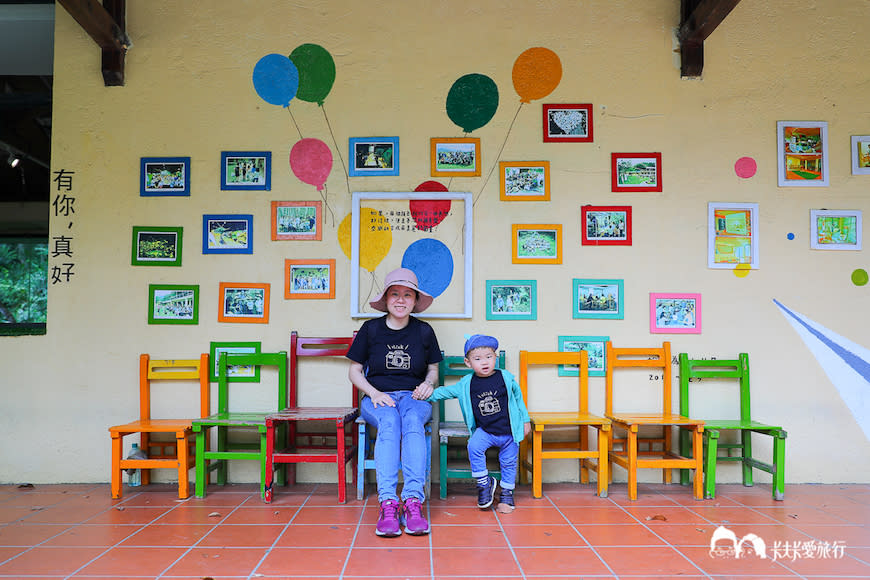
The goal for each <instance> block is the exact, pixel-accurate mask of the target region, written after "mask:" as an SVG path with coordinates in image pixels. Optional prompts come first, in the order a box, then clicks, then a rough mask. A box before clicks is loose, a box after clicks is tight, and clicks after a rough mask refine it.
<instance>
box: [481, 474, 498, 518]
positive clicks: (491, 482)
mask: <svg viewBox="0 0 870 580" xmlns="http://www.w3.org/2000/svg"><path fill="white" fill-rule="evenodd" d="M495 484H496V481H495V478H494V477H492V476H488V477H487V478H486V483H484V484H480V483H478V484H477V507H479V508H480V509H482V510H485V509H486V508H488V507H489V506H491V505H492V500H493V498H495Z"/></svg>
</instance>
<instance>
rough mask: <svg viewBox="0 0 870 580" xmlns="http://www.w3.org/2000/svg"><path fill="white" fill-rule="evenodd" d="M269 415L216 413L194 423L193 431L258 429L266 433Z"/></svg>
mask: <svg viewBox="0 0 870 580" xmlns="http://www.w3.org/2000/svg"><path fill="white" fill-rule="evenodd" d="M268 414H269V413H233V412H229V413H215V414H214V415H209V416H208V417H204V418H202V419H195V420H194V421H193V425H192V427H193V430H194V431H199V430H200V429H201V428H202V427H257V428H258V429H260V430H262V431H263V432H265V431H266V422H265V421H266V415H268Z"/></svg>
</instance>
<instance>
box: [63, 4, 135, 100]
mask: <svg viewBox="0 0 870 580" xmlns="http://www.w3.org/2000/svg"><path fill="white" fill-rule="evenodd" d="M57 3H58V4H60V5H61V6H63V7H64V8H65V9H66V11H67V12H69V14H70V16H72V17H73V19H74V20H75V21H76V22H78V23H79V26H81V27H82V28H83V29H84V30H85V32H87V33H88V34H89V35H90V37H91V38H93V39H94V42H96V43H97V46H99V47H100V49H101V50H102V51H103V59H102V72H103V82H104V83H105V85H106V86H107V87H114V86H122V85H123V84H124V55H126V54H127V50H128V49H129V48H130V47H131V46H132V44H133V43H132V42H130V38H129V37H128V36H127V33H126V25H127V23H126V12H127V0H103V3H102V4H100V3H99V2H97V1H96V0H57Z"/></svg>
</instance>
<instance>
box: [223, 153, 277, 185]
mask: <svg viewBox="0 0 870 580" xmlns="http://www.w3.org/2000/svg"><path fill="white" fill-rule="evenodd" d="M221 189H226V190H260V191H269V190H270V189H272V152H271V151H223V152H221Z"/></svg>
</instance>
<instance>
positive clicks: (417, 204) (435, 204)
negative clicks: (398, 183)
mask: <svg viewBox="0 0 870 580" xmlns="http://www.w3.org/2000/svg"><path fill="white" fill-rule="evenodd" d="M414 191H447V186H445V185H444V184H443V183H439V182H438V181H424V182H423V183H421V184H420V185H418V186H417V187H416V188H414ZM450 203H451V202H450V200H449V199H429V200H425V199H419V200H418V199H412V200H411V203H410V204H409V205H410V210H411V217H412V218H414V223H416V224H417V229H420V230H423V231H428V230H430V229H431V228H434V227H435V226H437V225H438V224H440V223H441V222H442V221H443V220H444V218H445V217H447V214H449V213H450Z"/></svg>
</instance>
